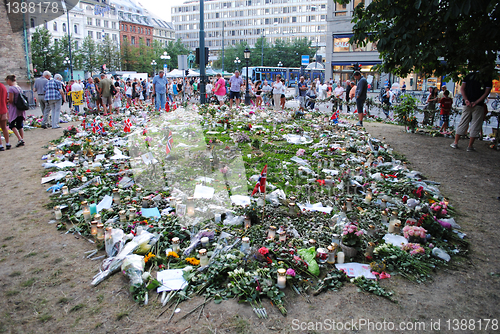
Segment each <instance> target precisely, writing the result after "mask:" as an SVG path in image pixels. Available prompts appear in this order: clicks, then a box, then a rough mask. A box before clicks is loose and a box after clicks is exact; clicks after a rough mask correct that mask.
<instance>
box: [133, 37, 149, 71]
mask: <svg viewBox="0 0 500 334" xmlns="http://www.w3.org/2000/svg"><path fill="white" fill-rule="evenodd" d="M135 51H136V59H137V62H136V64H135V66H134V70H135V71H137V72H139V73H152V71H153V68H152V67H151V61H152V60H153V58H154V52H153V48H151V47H148V46H146V44H145V43H144V40H143V39H141V40H140V41H139V47H138V48H137V49H136V50H135Z"/></svg>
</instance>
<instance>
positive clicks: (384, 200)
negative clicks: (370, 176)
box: [380, 198, 387, 209]
mask: <svg viewBox="0 0 500 334" xmlns="http://www.w3.org/2000/svg"><path fill="white" fill-rule="evenodd" d="M380 207H381V208H382V209H385V208H387V200H386V199H385V198H382V204H380Z"/></svg>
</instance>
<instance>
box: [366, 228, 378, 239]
mask: <svg viewBox="0 0 500 334" xmlns="http://www.w3.org/2000/svg"><path fill="white" fill-rule="evenodd" d="M376 232H377V230H376V229H375V225H368V231H367V233H368V235H369V236H371V237H373V236H374V235H375V233H376Z"/></svg>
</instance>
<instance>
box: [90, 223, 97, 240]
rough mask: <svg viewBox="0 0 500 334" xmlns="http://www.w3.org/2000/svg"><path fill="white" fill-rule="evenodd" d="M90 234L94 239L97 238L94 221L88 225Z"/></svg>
mask: <svg viewBox="0 0 500 334" xmlns="http://www.w3.org/2000/svg"><path fill="white" fill-rule="evenodd" d="M90 234H91V235H93V236H94V237H96V236H97V222H96V221H95V220H94V221H93V222H91V223H90Z"/></svg>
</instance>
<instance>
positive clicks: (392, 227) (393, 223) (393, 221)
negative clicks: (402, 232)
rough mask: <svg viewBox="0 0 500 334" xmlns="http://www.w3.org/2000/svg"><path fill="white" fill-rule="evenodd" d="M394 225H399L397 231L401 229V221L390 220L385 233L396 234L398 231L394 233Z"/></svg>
mask: <svg viewBox="0 0 500 334" xmlns="http://www.w3.org/2000/svg"><path fill="white" fill-rule="evenodd" d="M396 224H399V229H401V221H400V220H399V219H391V221H390V222H389V228H388V229H387V232H389V233H394V234H398V233H399V231H398V232H396Z"/></svg>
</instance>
